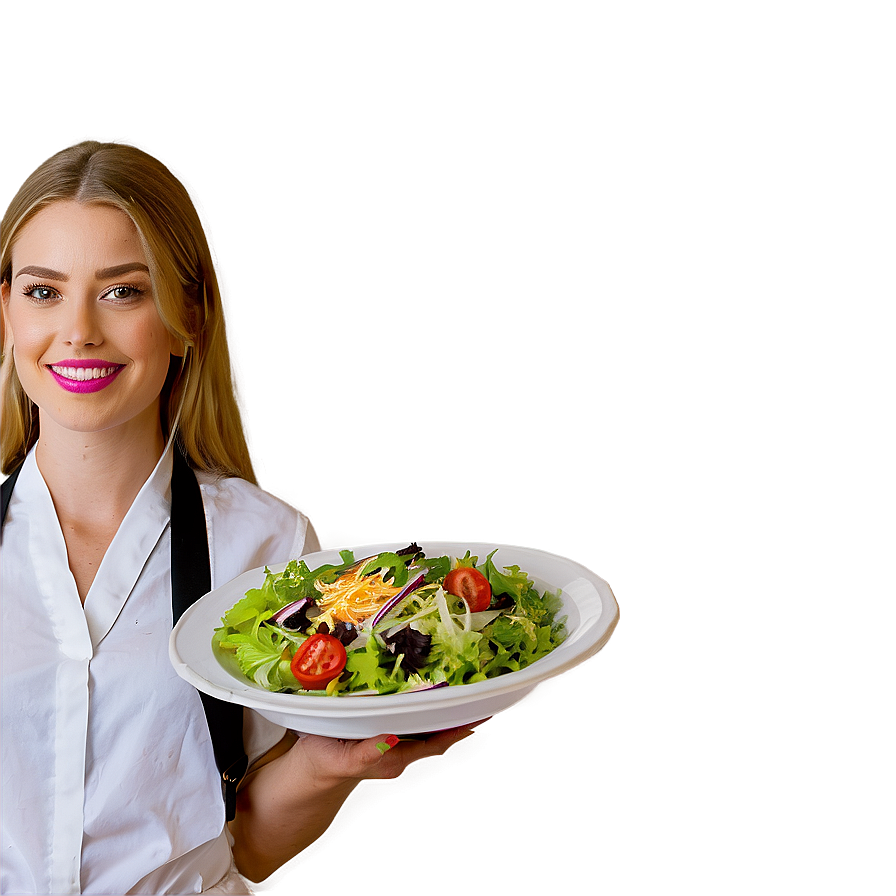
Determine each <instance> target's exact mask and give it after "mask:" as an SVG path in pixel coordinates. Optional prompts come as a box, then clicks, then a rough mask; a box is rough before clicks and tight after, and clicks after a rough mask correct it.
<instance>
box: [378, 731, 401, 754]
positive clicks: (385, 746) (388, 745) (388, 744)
mask: <svg viewBox="0 0 896 896" xmlns="http://www.w3.org/2000/svg"><path fill="white" fill-rule="evenodd" d="M397 743H398V738H397V737H396V736H395V735H394V734H390V735H389V736H388V737H387V738H386V740H385V741H380V742H379V743H378V744H377V745H376V748H377V749H378V750H379V751H380V753H385V752H386V751H387V750H391V749H392V747H394V746H395V744H397Z"/></svg>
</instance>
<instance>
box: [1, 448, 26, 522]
mask: <svg viewBox="0 0 896 896" xmlns="http://www.w3.org/2000/svg"><path fill="white" fill-rule="evenodd" d="M21 470H22V464H19V465H18V466H17V467H16V468H15V469H14V470H13V471H12V473H10V474H9V476H7V477H6V479H4V480H3V484H2V485H0V527H2V526H3V524H4V523H5V522H6V511H7V510H9V499H10V498H11V497H12V490H13V488H14V487H15V484H16V479H18V478H19V473H20V472H21ZM2 537H3V535H2V528H0V538H2Z"/></svg>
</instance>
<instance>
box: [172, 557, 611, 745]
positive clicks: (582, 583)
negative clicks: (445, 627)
mask: <svg viewBox="0 0 896 896" xmlns="http://www.w3.org/2000/svg"><path fill="white" fill-rule="evenodd" d="M404 546H405V545H397V544H381V545H363V546H359V547H353V548H351V549H350V550H352V551H353V553H354V555H355V557H357V558H359V559H360V558H361V557H369V556H372V555H374V554H378V553H380V552H382V551H395V550H400V549H401V548H402V547H404ZM420 547H421V548H422V549H423V552H424V554H425V555H426V556H427V557H440V556H443V555H445V554H447V555H449V556H451V557H462V556H463V555H464V554H465V553H466V552H467V551H468V550H469V551H470V553H472V554H473V555H474V556H477V557H479V560H480V562H481V561H482V560H484V559H485V557H486V556H487V555H488V554H490V553H491V552H492V551H494V550H495V548H497V549H498V552H497V554H495V557H494V562H495V565H496V566H498V567H499V568H502V567H506V566H519V567H520V569H522V570H523V571H524V572H526V573H528V574H529V577H530V578H531V579H533V580H534V581H535V585H536V587H537V588H538V589H539V590H542V591H544V590H549V591H552V592H556V591H557V590H558V589H560V592H561V593H560V597H561V600H562V602H563V609H562V610H561V611H560V613H559V614H558V615H559V616H564V615H565V616H566V630H567V635H566V640H564V641H563V643H561V644H560V645H559V646H557V647H556V648H554V650H552V651H551V652H550V653H549V654H548V655H547V656H545V657H542V658H541V659H540V660H538V661H537V662H535V663H533V664H532V665H531V666H527V667H526V668H525V669H521V670H520V671H519V672H510V673H505V674H504V675H499V676H498V677H497V678H492V679H489V680H488V681H477V682H474V683H473V684H465V685H452V686H451V687H447V688H438V689H435V690H429V691H417V692H407V693H403V694H380V695H376V694H375V695H368V696H356V697H323V696H310V695H303V694H282V693H275V692H273V691H267V690H265V689H264V688H262V687H259V686H258V685H256V684H255V683H254V682H252V681H250V680H249V679H248V678H246V677H245V676H243V675H242V674H241V673H240V672H239V670H238V669H237V668H236V666H235V663H234V662H233V660H232V659H231V658H230V657H229V656H225V655H223V653H224V652H223V651H217V650H215V649H214V648H213V647H212V635H213V634H214V631H215V629H216V628H218V627H219V626H220V625H221V617H222V616H223V615H224V614H225V613H226V612H227V611H228V610H229V609H230V608H231V607H232V606H233V605H234V604H235V603H236V602H237V601H238V600H240V599H241V598H242V597H243V596H244V595H245V593H246V592H247V591H248V590H249V589H250V588H259V587H261V585H262V583H263V582H264V578H265V568H264V567H260V568H258V569H253V570H250V571H249V572H246V573H243V574H242V575H241V576H238V577H237V578H235V579H233V580H232V581H230V582H228V583H227V584H226V585H222V586H221V587H220V588H216V589H215V590H214V591H210V592H209V593H208V594H206V595H205V596H204V597H202V598H200V599H199V600H198V601H197V602H196V603H195V604H193V606H191V607H190V608H189V609H188V610H187V611H186V612H185V613H184V614H183V616H182V617H181V618H180V621H179V622H178V623H177V625H176V626H175V628H174V631H172V633H171V640H170V643H169V654H170V657H171V662H172V664H173V665H174V668H175V670H176V671H177V674H178V675H180V677H181V678H183V679H184V680H186V681H188V682H189V683H190V684H192V685H193V686H194V687H196V688H198V689H199V690H200V691H203V692H204V693H206V694H210V695H211V696H212V697H217V698H219V699H220V700H226V701H227V702H230V703H238V704H240V705H242V706H248V707H250V708H252V709H254V710H256V711H257V712H258V713H260V714H261V715H262V716H264V717H265V718H266V719H269V720H270V721H272V722H274V723H276V724H278V725H283V726H284V727H286V728H291V729H292V730H294V731H301V732H305V733H307V734H322V735H325V736H328V737H341V738H346V739H356V738H367V737H373V736H374V735H378V734H385V733H388V734H397V735H411V734H420V733H424V732H432V731H441V730H444V729H446V728H455V727H458V726H461V725H468V724H470V723H472V722H476V721H479V720H480V719H484V718H487V717H488V716H492V715H494V714H495V713H496V712H500V711H502V710H504V709H507V707H509V706H512V705H513V704H514V703H516V702H517V701H519V700H521V699H522V698H523V697H525V695H526V694H528V693H529V692H530V691H531V690H532V689H533V688H534V687H535V686H536V685H537V684H538V683H539V682H541V681H544V680H545V679H547V678H552V677H553V676H555V675H559V674H560V673H561V672H565V671H566V670H567V669H571V668H572V667H573V666H576V665H578V664H579V663H581V662H583V661H584V660H586V659H588V658H589V657H591V656H593V655H594V654H595V653H597V651H599V650H600V649H601V648H602V647H603V646H604V644H606V643H607V641H608V640H609V638H610V635H611V634H612V633H613V630H614V629H615V627H616V623H617V622H618V620H619V606H618V604H617V603H616V598H615V597H614V596H613V592H612V591H611V590H610V586H609V585H608V584H607V583H606V582H605V581H604V580H603V579H601V578H600V577H599V576H597V575H595V574H594V573H593V572H591V571H590V570H588V569H586V568H585V567H584V566H581V565H580V564H578V563H576V562H574V561H573V560H568V559H567V558H565V557H560V556H558V555H556V554H549V553H547V552H546V551H538V550H535V549H533V548H522V547H514V546H511V545H496V544H488V543H482V542H480V543H469V542H448V541H432V542H424V543H422V544H421V545H420ZM301 559H303V560H304V561H305V562H306V563H307V564H308V566H309V567H310V568H311V569H315V568H316V567H317V566H320V565H321V564H323V563H334V562H335V563H340V562H341V558H340V556H339V551H338V550H331V551H318V552H317V553H314V554H306V555H305V556H304V557H302V558H301ZM285 566H286V564H285V563H281V564H279V565H277V566H271V567H269V569H270V570H271V572H275V573H276V572H282V570H283V569H284V568H285Z"/></svg>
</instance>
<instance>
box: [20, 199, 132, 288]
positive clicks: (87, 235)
mask: <svg viewBox="0 0 896 896" xmlns="http://www.w3.org/2000/svg"><path fill="white" fill-rule="evenodd" d="M12 259H13V276H15V274H16V271H17V270H18V269H19V268H21V267H22V266H23V265H28V264H39V265H41V266H43V267H47V268H52V269H53V270H55V271H59V272H61V273H65V274H68V275H73V274H76V273H80V272H83V270H85V269H86V270H88V271H93V270H98V269H100V268H106V267H113V266H115V265H119V264H124V263H127V262H135V261H136V262H142V263H143V264H146V254H145V252H144V250H143V244H142V242H141V240H140V234H139V233H138V231H137V227H136V226H135V224H134V222H133V221H132V220H131V219H130V218H129V217H128V216H127V215H126V214H125V213H124V212H123V211H121V209H117V208H115V207H113V206H110V205H99V204H95V203H91V204H86V203H80V202H72V201H64V202H54V203H53V204H52V205H49V206H47V207H46V208H43V209H41V210H40V211H39V212H38V213H37V214H36V215H35V216H34V217H33V218H32V219H31V220H30V221H29V222H28V223H27V224H26V225H25V226H24V227H23V228H22V230H21V232H20V233H19V235H18V238H17V239H16V242H15V245H14V246H13V249H12Z"/></svg>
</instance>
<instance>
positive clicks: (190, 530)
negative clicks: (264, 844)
mask: <svg viewBox="0 0 896 896" xmlns="http://www.w3.org/2000/svg"><path fill="white" fill-rule="evenodd" d="M211 587H212V574H211V566H210V563H209V553H208V532H207V529H206V525H205V510H204V509H203V506H202V493H201V492H200V490H199V483H198V482H197V481H196V474H195V473H194V472H193V470H192V469H191V468H190V465H189V464H188V463H187V460H186V458H185V457H184V456H183V454H181V452H180V450H175V451H174V466H173V468H172V470H171V605H172V607H171V609H172V615H173V617H174V624H175V625H176V624H177V621H178V619H180V617H181V616H182V615H183V613H184V612H185V611H186V609H187V608H188V607H189V606H190V605H191V604H193V603H195V602H196V601H197V600H199V598H200V597H202V595H203V594H207V593H208V592H209V591H210V590H211ZM199 696H200V697H201V698H202V707H203V709H204V710H205V718H206V721H207V722H208V730H209V733H210V734H211V737H212V747H213V748H214V751H215V764H216V765H217V766H218V771H220V772H221V788H222V792H223V795H224V807H225V812H226V815H227V820H228V821H230V820H231V819H232V818H233V817H234V815H235V814H236V788H237V785H238V784H239V783H240V781H241V780H242V779H243V775H245V774H246V768H247V766H248V762H249V760H248V758H247V757H246V753H245V751H244V750H243V708H242V706H240V705H238V704H236V703H227V702H226V701H224V700H218V699H217V698H215V697H210V696H209V695H208V694H204V693H203V692H202V691H200V692H199Z"/></svg>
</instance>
